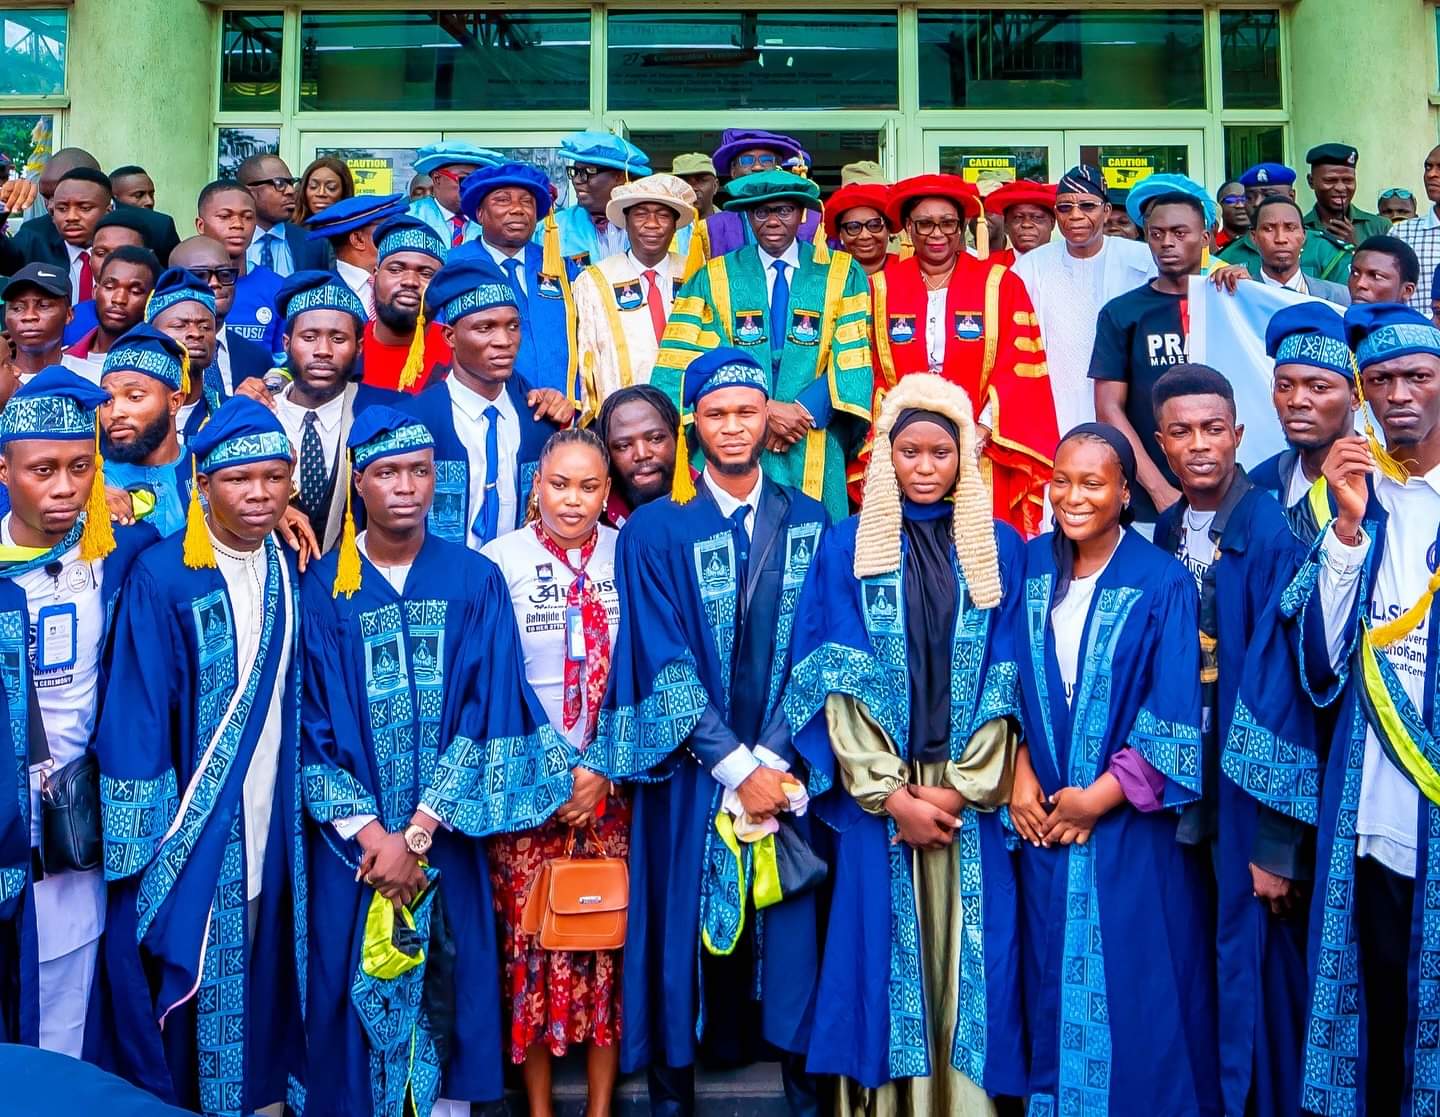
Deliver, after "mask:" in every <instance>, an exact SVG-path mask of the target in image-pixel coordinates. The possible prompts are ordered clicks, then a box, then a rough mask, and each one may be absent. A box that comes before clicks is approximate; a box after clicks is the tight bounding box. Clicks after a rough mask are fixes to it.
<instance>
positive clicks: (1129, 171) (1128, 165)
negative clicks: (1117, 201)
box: [1100, 155, 1155, 190]
mask: <svg viewBox="0 0 1440 1117" xmlns="http://www.w3.org/2000/svg"><path fill="white" fill-rule="evenodd" d="M1100 173H1101V174H1102V175H1103V176H1104V177H1105V185H1106V186H1107V187H1109V188H1110V189H1111V190H1129V189H1130V188H1131V187H1132V186H1134V185H1135V184H1136V183H1137V182H1139V181H1140V180H1141V179H1142V178H1149V177H1150V176H1151V175H1153V174H1154V173H1155V160H1154V158H1153V157H1152V156H1149V155H1102V156H1100Z"/></svg>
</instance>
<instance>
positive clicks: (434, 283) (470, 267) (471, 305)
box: [425, 252, 518, 326]
mask: <svg viewBox="0 0 1440 1117" xmlns="http://www.w3.org/2000/svg"><path fill="white" fill-rule="evenodd" d="M517 305H518V304H517V303H516V302H515V292H514V290H512V289H511V287H510V282H509V280H507V279H506V278H505V274H504V273H503V272H502V271H501V270H500V269H499V268H497V267H496V266H495V261H493V260H492V259H490V257H489V256H488V255H483V256H482V255H481V254H480V253H478V252H477V253H469V254H467V255H465V256H463V257H461V258H460V259H456V260H451V261H450V262H449V263H448V264H446V265H445V266H444V267H443V268H441V269H440V270H439V271H437V272H436V273H435V275H434V277H433V278H432V279H431V280H430V285H429V286H428V287H426V288H425V317H427V318H429V319H430V320H431V321H435V322H445V323H447V324H448V325H451V326H453V325H454V324H455V323H456V322H458V321H460V319H462V318H464V317H465V316H466V315H467V314H474V313H476V312H477V311H481V310H489V309H490V308H491V307H496V306H517Z"/></svg>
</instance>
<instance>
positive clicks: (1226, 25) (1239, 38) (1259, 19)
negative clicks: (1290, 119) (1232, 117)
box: [1220, 12, 1282, 109]
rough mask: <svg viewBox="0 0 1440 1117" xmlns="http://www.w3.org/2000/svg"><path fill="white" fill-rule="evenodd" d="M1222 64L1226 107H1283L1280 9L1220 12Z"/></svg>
mask: <svg viewBox="0 0 1440 1117" xmlns="http://www.w3.org/2000/svg"><path fill="white" fill-rule="evenodd" d="M1220 68H1221V71H1222V74H1223V77H1222V79H1221V83H1222V86H1223V88H1224V90H1225V107H1226V108H1227V109H1278V108H1280V107H1281V102H1282V98H1281V96H1280V13H1279V12H1221V13H1220Z"/></svg>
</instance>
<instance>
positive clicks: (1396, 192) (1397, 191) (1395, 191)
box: [1380, 186, 1415, 202]
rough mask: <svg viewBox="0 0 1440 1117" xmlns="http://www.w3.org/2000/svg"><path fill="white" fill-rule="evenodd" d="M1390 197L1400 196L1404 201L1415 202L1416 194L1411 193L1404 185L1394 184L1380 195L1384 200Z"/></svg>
mask: <svg viewBox="0 0 1440 1117" xmlns="http://www.w3.org/2000/svg"><path fill="white" fill-rule="evenodd" d="M1388 198H1399V199H1400V200H1401V201H1402V202H1413V201H1414V200H1415V195H1414V194H1412V193H1410V191H1408V190H1406V189H1405V188H1404V187H1403V186H1392V187H1390V189H1389V190H1386V191H1384V192H1383V193H1381V195H1380V200H1381V201H1382V202H1383V201H1385V200H1386V199H1388Z"/></svg>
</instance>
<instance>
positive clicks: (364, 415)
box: [345, 404, 435, 469]
mask: <svg viewBox="0 0 1440 1117" xmlns="http://www.w3.org/2000/svg"><path fill="white" fill-rule="evenodd" d="M345 445H346V446H348V447H350V453H351V455H352V457H353V459H354V462H355V468H356V469H364V468H365V467H366V466H367V465H369V464H370V463H371V462H373V461H374V460H375V459H376V458H388V457H393V456H394V455H395V454H413V453H414V452H415V451H416V450H424V449H425V448H426V447H430V446H434V445H435V439H434V437H433V436H432V435H431V434H430V428H429V427H427V426H426V425H425V424H424V423H422V422H421V421H420V420H419V419H417V418H415V416H413V415H407V414H405V412H403V411H399V410H397V409H395V408H393V407H386V406H385V405H384V404H376V405H375V406H373V407H367V408H366V409H365V410H364V411H362V412H360V414H358V415H356V416H355V422H354V423H352V424H351V425H350V437H349V438H347V439H346V440H345Z"/></svg>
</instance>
